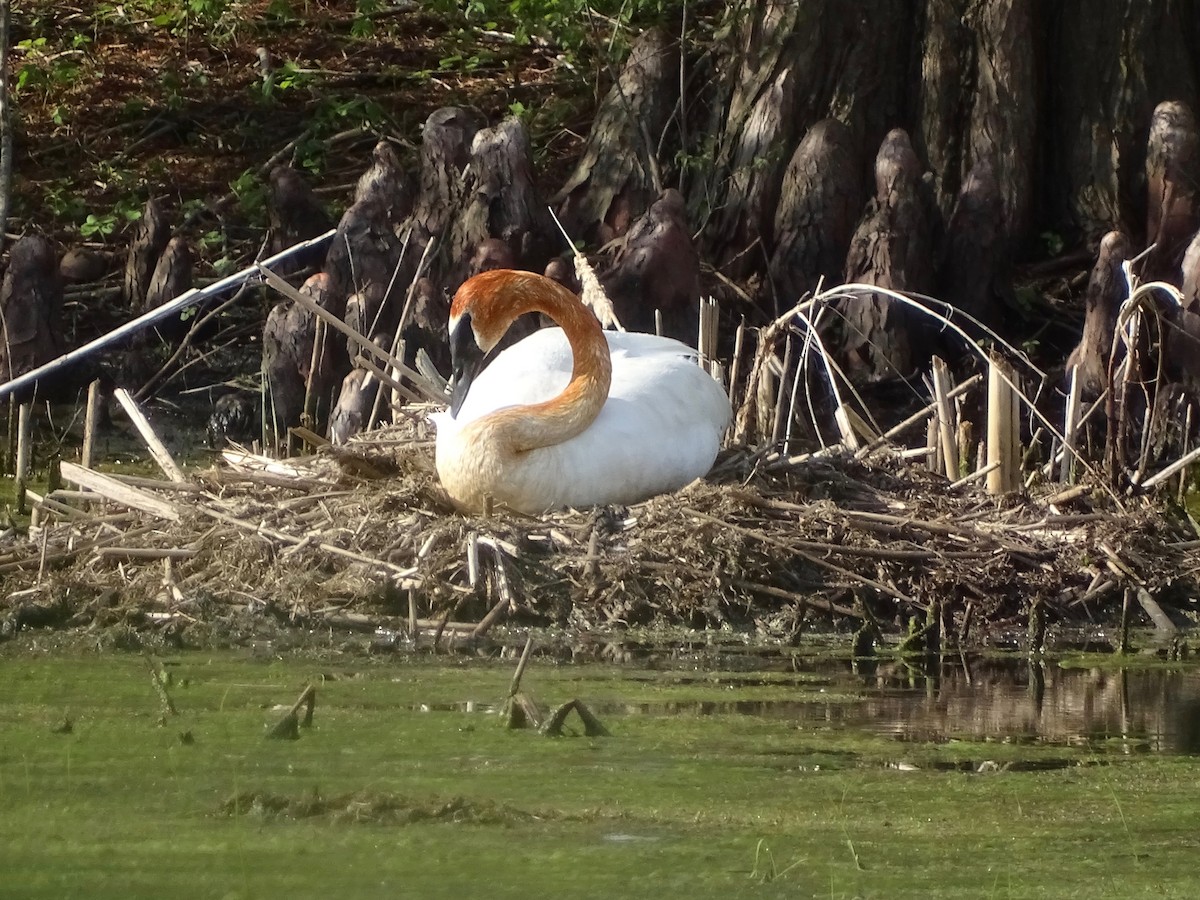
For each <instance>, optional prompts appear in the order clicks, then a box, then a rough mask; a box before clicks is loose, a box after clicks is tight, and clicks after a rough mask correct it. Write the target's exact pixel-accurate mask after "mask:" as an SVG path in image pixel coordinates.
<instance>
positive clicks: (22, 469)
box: [15, 403, 33, 513]
mask: <svg viewBox="0 0 1200 900" xmlns="http://www.w3.org/2000/svg"><path fill="white" fill-rule="evenodd" d="M32 413H33V409H32V406H31V404H29V403H22V404H21V405H20V407H19V408H18V409H17V464H16V472H15V475H16V490H17V512H19V513H24V512H25V489H26V487H27V483H28V481H29V462H30V457H31V455H32V453H33V415H32Z"/></svg>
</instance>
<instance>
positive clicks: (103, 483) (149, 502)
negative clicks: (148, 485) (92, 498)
mask: <svg viewBox="0 0 1200 900" xmlns="http://www.w3.org/2000/svg"><path fill="white" fill-rule="evenodd" d="M60 465H61V467H62V474H63V478H65V479H66V480H67V481H69V482H71V483H72V484H77V485H79V486H81V487H85V488H88V489H89V490H92V491H95V492H96V493H97V494H99V495H101V496H102V497H105V498H106V499H108V500H112V501H114V502H116V503H120V504H121V505H122V506H128V507H129V508H130V509H138V510H141V511H142V512H146V513H150V514H151V515H153V516H158V517H159V518H162V519H168V520H169V521H172V522H178V521H179V520H180V519H181V518H182V516H181V515H180V512H179V509H178V508H177V507H176V506H175V505H174V504H173V503H170V502H168V501H166V500H163V499H162V498H161V497H156V496H155V495H154V494H151V493H148V492H147V491H143V490H140V489H139V488H135V487H132V486H130V485H128V484H123V483H121V482H120V481H118V480H117V479H115V478H113V477H111V476H109V475H103V474H101V473H100V472H94V471H92V470H91V469H85V468H83V466H78V465H76V464H75V463H69V462H63V463H60Z"/></svg>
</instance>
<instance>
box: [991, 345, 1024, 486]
mask: <svg viewBox="0 0 1200 900" xmlns="http://www.w3.org/2000/svg"><path fill="white" fill-rule="evenodd" d="M1017 378H1018V375H1017V372H1016V370H1015V369H1014V368H1013V367H1012V366H1011V365H1010V364H1009V363H1008V361H1007V360H1005V359H1004V358H1003V357H1001V356H1000V355H999V354H996V353H993V354H991V357H990V362H989V366H988V413H987V415H988V431H987V442H988V456H987V459H988V465H989V466H990V465H991V464H992V463H998V465H997V466H996V468H995V469H993V470H992V471H991V472H989V473H988V477H987V479H988V480H987V490H988V493H989V494H1007V493H1009V492H1010V491H1015V490H1017V489H1018V488H1019V487H1020V483H1021V479H1020V475H1021V473H1020V469H1019V465H1020V448H1021V442H1020V437H1021V419H1020V415H1019V412H1018V406H1017V392H1016V391H1015V390H1014V389H1013V384H1014V383H1015V382H1016V379H1017Z"/></svg>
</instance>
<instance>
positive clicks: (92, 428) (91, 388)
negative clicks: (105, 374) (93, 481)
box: [79, 378, 100, 469]
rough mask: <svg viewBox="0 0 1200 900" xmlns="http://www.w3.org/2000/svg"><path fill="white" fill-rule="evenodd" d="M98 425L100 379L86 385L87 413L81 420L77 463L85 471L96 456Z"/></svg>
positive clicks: (90, 466)
mask: <svg viewBox="0 0 1200 900" xmlns="http://www.w3.org/2000/svg"><path fill="white" fill-rule="evenodd" d="M99 425H100V379H98V378H97V379H96V380H95V381H93V382H92V383H91V384H89V385H88V395H87V412H86V413H85V414H84V418H83V449H82V450H81V451H80V455H79V462H80V464H81V465H82V466H83V467H84V468H85V469H90V468H92V463H93V461H94V459H95V454H96V429H97V428H98V427H99Z"/></svg>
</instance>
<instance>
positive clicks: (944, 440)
mask: <svg viewBox="0 0 1200 900" xmlns="http://www.w3.org/2000/svg"><path fill="white" fill-rule="evenodd" d="M952 388H953V384H952V383H951V380H950V370H949V368H947V366H946V363H945V362H944V361H943V360H942V359H941V357H938V356H935V357H934V358H933V395H934V398H935V399H936V401H937V407H938V414H937V419H936V421H937V423H938V442H939V444H940V446H941V460H942V465H943V469H942V471H943V472H944V473H945V475H946V477H947V478H948V479H950V480H951V481H954V480H955V479H956V478H958V477H959V468H958V441H957V439H956V434H957V432H958V425H957V423H956V422H955V416H954V405H953V403H952V402H951V400H950V391H951V389H952Z"/></svg>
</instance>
